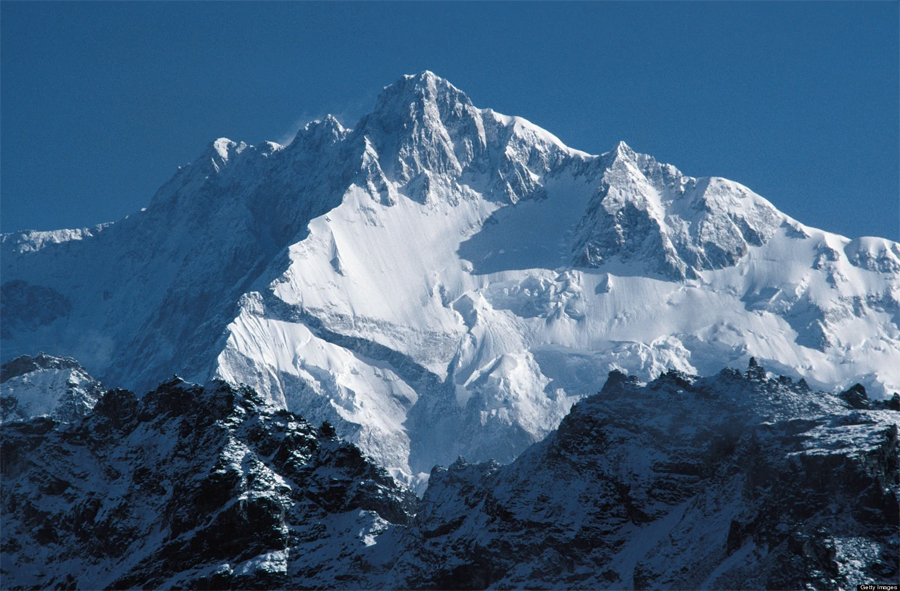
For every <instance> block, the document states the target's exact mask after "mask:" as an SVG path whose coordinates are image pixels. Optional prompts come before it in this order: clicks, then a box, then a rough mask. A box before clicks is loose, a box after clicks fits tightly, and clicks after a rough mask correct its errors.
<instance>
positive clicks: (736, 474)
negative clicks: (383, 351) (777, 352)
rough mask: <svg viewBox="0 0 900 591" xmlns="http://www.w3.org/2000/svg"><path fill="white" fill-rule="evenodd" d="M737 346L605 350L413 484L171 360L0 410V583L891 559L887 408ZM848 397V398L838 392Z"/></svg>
mask: <svg viewBox="0 0 900 591" xmlns="http://www.w3.org/2000/svg"><path fill="white" fill-rule="evenodd" d="M859 390H860V389H858V388H851V389H850V390H849V391H848V392H850V394H848V392H845V393H842V394H840V395H837V396H835V395H830V394H826V393H822V392H814V391H812V390H810V388H809V387H808V386H807V385H806V384H805V383H804V382H802V381H801V382H799V383H796V384H795V383H793V382H792V381H791V380H790V379H789V378H785V377H780V378H776V379H773V378H771V377H770V376H769V374H768V373H767V372H766V371H765V369H764V368H763V367H762V366H760V365H759V364H758V363H756V361H755V360H752V361H751V364H750V367H749V368H748V370H747V371H746V372H744V373H742V372H738V371H736V370H723V371H722V372H721V373H720V374H718V375H716V376H713V377H710V378H697V377H696V376H690V375H686V374H683V373H679V372H676V371H670V372H668V373H666V374H663V375H661V376H660V377H659V378H658V379H656V380H654V381H652V382H650V383H649V384H643V383H641V382H639V381H638V380H637V379H635V378H634V377H630V376H626V375H624V374H622V373H620V372H612V373H610V375H609V379H608V380H607V382H606V385H605V386H604V388H603V390H602V391H601V392H600V393H598V394H597V395H595V396H592V397H590V398H587V399H585V400H583V401H581V402H579V403H578V404H577V405H576V406H575V407H574V408H573V409H572V412H571V413H570V414H569V416H568V417H566V419H565V420H563V422H562V424H561V425H560V427H559V430H558V431H557V432H555V433H553V434H552V435H551V436H549V437H548V438H547V439H545V440H544V441H543V442H541V443H538V444H536V445H534V446H532V447H531V448H529V449H528V450H527V451H526V452H525V453H524V454H523V455H522V456H520V457H519V458H518V459H517V460H516V461H514V462H513V463H511V464H509V465H506V466H501V465H500V464H498V463H496V462H488V463H482V464H469V463H467V462H466V461H465V460H464V459H462V458H460V459H459V460H457V461H456V462H455V463H454V464H452V465H451V466H450V467H449V468H441V467H438V468H435V469H434V470H433V471H432V474H431V481H430V484H429V488H428V490H427V491H426V493H425V496H424V498H423V499H422V500H421V501H417V499H416V498H415V497H414V495H413V494H412V493H411V492H410V491H409V490H407V489H405V488H403V487H401V486H399V485H397V484H396V483H395V482H394V481H393V480H392V479H391V478H390V476H389V475H388V474H387V473H386V472H385V471H384V470H382V469H380V468H378V467H376V466H375V465H373V464H372V463H371V462H370V461H369V460H368V459H367V458H366V457H365V456H364V455H363V454H362V453H361V452H360V451H359V449H358V448H356V447H355V446H353V445H350V444H347V443H345V442H343V441H341V440H340V439H338V438H337V437H336V436H335V433H334V429H333V427H331V426H330V425H329V424H327V423H325V424H323V425H321V426H319V427H318V428H315V427H313V426H312V425H310V424H309V423H307V422H306V421H304V420H303V419H301V418H300V417H298V416H296V415H294V414H292V413H290V412H287V411H274V410H273V409H272V408H271V407H269V406H267V405H266V404H265V403H264V402H263V400H262V399H261V398H260V397H259V395H258V394H256V393H255V392H254V391H253V390H251V389H249V388H233V387H231V386H228V385H226V384H224V383H220V384H218V385H216V386H215V387H211V388H207V389H204V388H201V387H199V386H196V385H192V384H188V383H186V382H183V381H181V380H180V379H178V378H175V379H173V380H171V381H169V382H167V383H164V384H162V385H161V386H159V387H158V388H157V389H156V390H154V391H153V392H150V393H149V394H147V395H146V396H144V397H143V398H142V399H138V398H137V397H136V396H135V395H134V394H133V393H131V392H129V391H127V390H111V391H109V392H106V393H105V395H104V396H103V397H102V398H101V399H100V401H99V402H98V403H97V404H96V406H95V407H94V409H93V411H92V412H91V413H90V414H89V415H88V416H87V417H86V418H85V419H83V420H81V421H79V422H77V423H73V424H70V425H63V424H61V423H59V422H58V421H56V420H54V419H52V418H50V417H36V418H33V419H30V420H26V421H18V422H14V423H11V424H6V425H2V426H0V435H2V449H0V454H2V459H3V462H2V481H0V502H2V514H3V529H2V539H0V552H2V560H0V569H2V570H0V574H2V577H3V583H4V588H9V589H16V588H54V587H62V588H176V587H177V588H195V589H225V588H256V589H264V588H353V589H369V588H417V589H484V588H498V589H504V588H550V587H553V588H572V589H577V588H583V589H649V588H653V589H699V588H710V589H723V588H728V589H736V588H740V589H763V588H767V589H801V588H810V589H846V588H853V587H854V586H855V585H857V584H859V583H886V582H893V581H896V579H897V577H898V574H900V573H898V566H897V565H898V559H900V543H898V530H897V527H896V524H897V523H898V521H900V509H898V493H900V468H898V440H900V437H898V423H900V413H898V412H896V411H893V410H890V406H889V404H881V403H878V404H876V403H874V402H867V404H868V406H867V407H865V408H856V407H855V406H854V404H856V403H855V402H854V401H858V400H867V399H865V397H864V395H863V393H861V392H860V391H859ZM856 406H859V405H858V404H856Z"/></svg>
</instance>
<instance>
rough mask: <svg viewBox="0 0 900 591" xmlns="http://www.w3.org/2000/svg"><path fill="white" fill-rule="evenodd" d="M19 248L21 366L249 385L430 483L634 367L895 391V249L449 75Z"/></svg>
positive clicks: (530, 438)
mask: <svg viewBox="0 0 900 591" xmlns="http://www.w3.org/2000/svg"><path fill="white" fill-rule="evenodd" d="M0 249H2V253H0V254H2V256H0V265H2V268H0V276H2V277H3V283H2V285H0V289H2V302H0V303H2V313H0V336H2V339H3V342H2V354H3V356H4V361H5V360H8V359H12V358H14V357H16V356H19V355H22V354H26V353H33V352H34V351H39V350H43V351H47V352H48V353H49V354H52V355H57V356H73V357H75V358H77V359H79V360H80V361H81V362H82V363H83V364H84V365H85V367H86V368H87V370H89V371H90V373H91V374H92V375H94V376H97V377H98V379H101V380H103V382H104V383H107V384H116V385H121V386H125V387H129V388H131V389H133V390H135V391H136V392H137V393H138V394H142V393H144V392H146V391H148V390H149V389H151V388H153V387H155V385H156V384H158V383H159V382H160V381H161V380H163V379H166V377H167V376H169V375H171V373H172V372H173V371H176V372H178V374H179V375H184V376H185V377H186V378H188V379H190V380H191V381H193V382H197V383H201V384H205V383H208V382H210V381H211V380H213V379H223V380H225V381H228V382H229V383H232V384H235V385H237V384H242V383H243V384H247V385H250V386H252V387H253V388H254V389H255V390H256V391H257V392H259V394H260V395H261V396H263V397H264V399H265V400H266V401H267V402H269V403H272V404H274V405H275V406H276V407H279V408H283V409H287V410H290V411H292V412H297V413H299V414H301V415H303V416H305V417H308V418H309V420H311V421H314V422H316V423H319V422H321V421H324V420H327V421H328V422H330V423H331V424H333V425H334V426H335V428H336V430H337V433H338V434H339V435H340V436H342V437H344V438H346V439H347V440H348V441H351V442H353V443H355V444H357V445H358V446H359V447H360V448H361V449H362V450H363V451H364V452H365V453H367V454H368V455H369V456H370V457H372V458H373V459H374V460H375V461H376V462H377V463H379V464H380V465H382V466H384V467H386V468H388V469H389V470H391V472H392V474H394V475H396V476H398V477H399V478H401V479H403V480H405V481H406V482H409V483H415V482H421V481H422V480H424V479H425V478H426V477H427V474H428V473H429V471H430V470H431V468H432V467H433V466H434V465H435V464H437V463H441V464H445V465H446V464H449V463H451V462H453V461H454V460H455V459H456V457H457V456H458V455H464V456H465V457H468V458H469V459H470V460H472V461H481V460H487V459H490V458H492V457H493V458H497V459H500V460H502V461H510V460H512V459H513V458H515V457H516V456H517V455H518V454H519V453H521V452H522V451H523V450H524V449H525V448H527V447H528V446H529V445H530V444H532V443H534V442H535V441H539V440H541V439H543V438H544V437H546V436H547V435H548V434H549V433H550V432H551V431H552V430H553V429H554V428H555V427H556V426H557V425H559V422H560V421H561V420H562V418H563V417H564V416H565V415H566V413H567V412H568V410H569V409H570V408H571V407H572V405H573V404H574V403H575V402H577V401H578V400H581V399H583V398H584V397H586V396H588V395H591V394H593V393H595V392H596V391H597V390H598V389H599V388H600V387H602V385H603V383H604V381H605V379H606V375H607V374H608V372H609V371H611V370H620V371H623V372H626V373H629V374H630V375H634V376H637V377H639V378H640V379H642V380H645V381H647V380H650V379H652V378H654V377H655V376H657V375H659V373H661V372H663V371H665V370H668V369H677V370H679V371H683V372H685V373H691V374H703V375H708V374H712V373H715V372H718V371H719V370H721V369H722V367H724V366H727V365H729V364H733V365H734V364H741V365H743V364H746V362H747V360H748V359H749V358H750V356H755V357H756V358H758V359H760V360H761V361H762V362H763V363H766V364H767V365H768V366H769V367H772V368H774V369H775V370H777V371H778V372H779V373H783V374H785V375H789V376H791V377H792V378H793V379H800V378H801V377H802V378H804V379H806V380H807V381H808V382H809V383H810V384H811V385H813V386H814V387H818V388H838V389H846V388H848V387H849V386H851V385H852V384H854V383H861V384H862V385H863V386H864V387H866V389H867V391H868V392H869V394H870V395H871V396H872V397H873V398H886V397H890V395H891V394H892V393H893V392H895V391H897V390H898V389H900V303H898V302H900V245H898V244H896V243H894V242H891V241H888V240H884V239H879V238H857V239H853V240H851V239H848V238H844V237H841V236H837V235H833V234H829V233H827V232H822V231H819V230H816V229H814V228H809V227H806V226H804V225H803V224H801V223H799V222H797V221H796V220H792V219H791V218H789V217H788V216H786V215H784V214H782V213H780V212H779V211H778V210H777V209H776V208H775V207H774V206H773V205H772V204H771V203H769V202H768V201H766V200H765V199H763V198H762V197H760V196H759V195H756V194H755V193H753V192H752V191H751V190H750V189H748V188H746V187H743V186H741V185H739V184H737V183H734V182H731V181H727V180H725V179H721V178H715V177H714V178H693V177H690V176H688V175H686V174H683V173H681V172H680V171H678V170H677V169H675V168H674V167H673V166H671V165H668V164H663V163H659V162H657V161H656V160H654V159H653V158H652V157H650V156H647V155H643V154H638V153H635V152H634V151H633V150H631V149H630V148H629V147H628V146H627V145H625V144H624V143H620V144H618V145H616V146H615V147H614V148H613V149H612V150H610V151H609V152H608V153H606V154H603V155H599V156H594V155H590V154H585V153H583V152H580V151H578V150H575V149H572V148H569V147H567V146H565V145H563V144H562V143H561V142H560V141H559V140H558V139H557V138H556V137H554V136H553V135H552V134H550V133H549V132H547V131H545V130H543V129H541V128H539V127H537V126H535V125H532V124H531V123H529V122H527V121H525V120H523V119H521V118H517V117H510V116H506V115H501V114H499V113H496V112H494V111H492V110H490V109H481V108H478V107H476V106H475V105H473V104H472V102H471V100H469V98H468V97H467V96H466V95H465V94H464V93H463V92H462V91H460V90H459V89H457V88H455V87H454V86H453V85H452V84H450V83H449V82H447V81H446V80H443V79H441V78H439V77H437V76H435V75H434V74H432V73H430V72H423V73H421V74H418V75H415V76H405V77H403V78H402V79H401V80H399V81H397V82H396V83H395V84H392V85H390V86H388V87H387V88H385V89H384V91H383V92H382V94H381V95H380V96H379V98H378V100H377V101H376V104H375V106H374V109H373V111H372V112H371V113H370V114H368V115H367V116H365V117H363V118H362V119H361V120H360V121H359V122H358V123H357V124H356V125H355V126H354V127H353V128H352V129H351V128H344V127H343V126H342V125H341V124H340V123H339V122H338V121H337V120H335V119H334V118H332V117H327V118H325V119H324V120H323V121H316V122H313V123H310V124H309V125H308V126H307V127H306V128H304V129H303V130H301V131H300V132H299V133H298V134H297V136H296V138H295V139H294V141H293V142H292V143H291V144H290V145H288V146H279V145H277V144H273V143H266V144H263V145H260V146H248V145H246V144H244V143H240V142H234V141H230V140H227V139H224V138H222V139H219V140H216V141H215V142H212V143H211V144H210V146H209V147H208V148H207V150H206V151H205V152H204V153H203V154H202V155H201V157H200V158H198V159H197V160H196V161H195V162H193V163H192V164H190V165H186V166H184V167H182V168H181V169H179V170H178V171H177V172H176V174H175V175H174V176H173V178H172V179H171V180H170V181H169V182H167V183H166V184H165V185H163V186H162V187H161V188H160V189H159V191H158V192H157V193H156V195H155V196H154V197H153V199H152V201H151V203H150V204H149V205H148V207H147V208H146V209H145V210H142V211H141V212H137V213H135V214H134V215H131V216H129V217H128V218H126V219H124V220H121V221H119V222H116V223H112V224H106V225H103V226H98V227H96V228H89V229H81V230H60V231H56V232H18V233H13V234H7V235H4V236H3V237H2V244H0Z"/></svg>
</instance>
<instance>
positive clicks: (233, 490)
mask: <svg viewBox="0 0 900 591" xmlns="http://www.w3.org/2000/svg"><path fill="white" fill-rule="evenodd" d="M0 429H2V446H3V447H2V455H3V464H2V476H3V480H2V489H0V490H2V511H3V523H4V527H3V532H2V576H3V581H4V585H3V586H4V588H7V589H12V588H32V587H38V588H53V587H65V588H68V587H77V588H98V589H99V588H133V587H139V588H172V587H182V588H236V587H241V588H275V587H285V586H290V587H327V586H331V585H333V584H334V581H337V580H339V579H338V578H337V577H345V580H346V581H347V582H348V584H349V585H350V586H354V587H356V586H370V585H375V584H377V581H378V580H379V577H382V578H383V576H384V575H385V573H386V572H387V571H388V570H389V567H390V564H391V560H392V557H390V556H388V557H387V558H386V557H385V556H382V554H384V553H379V552H376V551H375V548H376V541H378V540H380V539H381V538H382V537H386V538H390V537H391V535H392V531H393V530H394V529H395V528H396V527H397V526H398V525H405V524H406V523H407V522H408V521H409V520H410V519H411V517H410V516H411V515H412V513H413V511H414V509H415V503H416V499H415V496H414V495H413V494H412V493H411V492H409V491H408V490H406V489H403V488H401V487H399V486H398V485H396V484H395V483H394V481H393V479H391V477H390V476H389V475H388V474H387V473H386V472H385V471H384V470H382V469H380V468H377V467H376V466H374V465H373V464H371V463H370V462H369V461H368V460H367V459H366V458H365V457H363V456H362V454H361V453H360V452H359V450H358V449H357V448H356V447H354V446H352V445H349V444H347V443H344V442H342V441H340V440H338V439H335V438H320V437H319V436H318V435H317V433H316V429H315V428H314V427H313V426H311V425H309V424H308V423H307V422H306V421H304V420H303V419H301V418H299V417H297V416H295V415H293V414H291V413H289V412H286V411H277V412H276V411H273V410H272V409H270V408H269V407H267V406H265V405H264V404H263V402H262V400H261V399H260V398H259V397H258V395H257V394H256V393H255V392H253V391H252V390H250V389H246V388H242V389H235V388H232V387H230V386H227V385H225V384H220V385H218V386H217V387H216V388H214V389H204V388H201V387H199V386H195V385H191V384H188V383H185V382H183V381H181V380H178V379H175V380H172V381H170V382H168V383H165V384H162V385H161V386H160V387H159V388H157V389H156V390H155V391H153V392H151V393H149V394H147V395H146V396H145V397H144V398H143V399H141V400H138V398H137V397H136V396H135V395H134V394H132V393H131V392H128V391H126V390H111V391H110V392H107V393H106V394H105V395H104V396H103V398H101V400H100V401H99V402H98V403H97V405H96V407H95V409H94V411H93V413H91V414H90V415H89V416H88V417H87V418H86V419H84V420H83V421H81V422H80V423H78V424H75V425H72V426H70V427H69V428H68V429H63V428H61V426H60V425H59V424H58V423H57V422H55V421H53V420H51V419H47V418H37V419H32V420H30V421H23V422H17V423H12V424H9V425H4V426H2V428H0Z"/></svg>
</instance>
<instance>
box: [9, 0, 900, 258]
mask: <svg viewBox="0 0 900 591" xmlns="http://www.w3.org/2000/svg"><path fill="white" fill-rule="evenodd" d="M0 27H2V32H0V33H2V34H0V60H2V64H0V95H2V96H0V164H2V170H0V199H2V201H0V227H2V230H3V231H4V232H8V231H13V230H18V229H25V228H31V229H41V230H46V229H55V228H62V227H80V226H86V225H93V224H96V223H100V222H106V221H114V220H117V219H121V218H122V217H124V216H125V215H127V214H129V213H131V212H133V211H136V210H138V209H140V208H141V207H143V206H145V205H146V204H147V203H148V202H149V201H150V198H151V196H152V195H153V193H154V192H155V190H156V189H157V187H159V186H160V185H161V184H162V183H164V182H165V181H166V180H168V178H169V177H170V176H171V175H172V174H173V173H174V172H175V170H176V168H177V167H178V166H179V165H182V164H184V163H186V162H190V161H192V160H194V159H195V158H196V157H197V156H198V155H199V154H200V153H201V151H202V150H203V149H204V147H205V146H206V144H207V143H208V142H210V141H211V140H213V139H215V138H217V137H222V136H225V137H230V138H232V139H235V140H244V141H246V142H248V143H251V144H254V143H258V142H261V141H264V140H276V141H277V140H283V139H285V137H287V136H288V135H289V134H290V132H291V131H293V130H294V129H296V127H297V125H298V124H299V123H300V122H304V121H307V120H309V119H312V118H320V117H322V116H324V115H325V114H327V113H333V114H335V115H336V116H337V117H338V119H340V120H341V121H342V122H343V123H344V124H345V125H353V124H354V123H355V122H356V120H357V119H358V118H359V117H360V116H361V115H363V114H365V113H366V112H368V110H370V109H371V107H372V105H373V104H374V100H375V97H376V96H377V94H378V92H379V91H380V89H381V88H382V87H383V86H385V85H388V84H390V83H392V82H393V81H395V80H396V79H397V78H399V77H400V76H401V75H402V74H408V73H415V72H419V71H421V70H425V69H429V70H432V71H434V72H435V73H437V74H438V75H440V76H443V77H444V78H447V79H448V80H450V81H451V82H452V83H453V84H455V85H456V86H457V87H459V88H461V89H462V90H464V91H465V92H466V93H468V95H469V96H470V98H471V99H472V101H473V102H474V103H475V105H476V106H479V107H491V108H493V109H495V110H497V111H499V112H501V113H506V114H510V115H520V116H522V117H525V118H526V119H529V120H531V121H532V122H534V123H536V124H538V125H540V126H542V127H545V128H546V129H548V130H550V131H551V132H553V133H554V134H556V135H557V136H558V137H560V138H561V139H562V140H563V141H564V142H565V143H567V144H568V145H570V146H572V147H575V148H579V149H582V150H585V151H588V152H592V153H600V152H605V151H607V150H609V149H611V148H612V147H613V146H615V144H616V142H617V141H619V140H624V141H625V142H627V143H628V144H629V145H631V146H632V147H633V148H634V149H635V150H637V151H640V152H646V153H649V154H651V155H653V156H654V157H656V158H657V159H658V160H661V161H663V162H669V163H671V164H674V165H675V166H676V167H678V168H679V169H681V170H682V171H683V172H685V173H686V174H690V175H693V176H706V175H717V176H724V177H727V178H730V179H733V180H736V181H739V182H741V183H744V184H745V185H747V186H749V187H750V188H751V189H753V190H755V191H756V192H757V193H759V194H761V195H763V196H764V197H767V198H768V199H769V200H770V201H772V202H773V203H774V204H775V205H776V207H778V208H780V209H781V210H782V211H784V212H786V213H788V214H789V215H792V216H794V217H796V218H797V219H799V220H800V221H802V222H804V223H806V224H808V225H812V226H817V227H820V228H823V229H826V230H830V231H834V232H838V233H841V234H845V235H848V236H852V237H855V236H861V235H877V236H883V237H887V238H892V239H894V240H898V239H900V180H898V177H900V145H898V144H900V139H898V137H900V136H898V134H900V132H898V130H900V121H898V117H900V114H898V113H900V97H898V91H900V65H898V54H900V49H898V48H900V39H898V29H900V4H898V3H897V2H847V3H840V2H827V3H819V2H798V3H784V4H783V3H776V2H750V3H736V2H727V3H725V2H703V3H674V2H672V3H668V2H666V3H631V2H628V3H621V4H620V3H575V4H569V3H552V4H551V3H526V4H519V3H497V4H493V3H432V4H418V3H391V4H382V3H352V4H317V3H225V2H215V3H187V2H169V3H132V2H128V3H121V4H119V3H105V2H104V3H84V2H71V3H43V2H27V3H16V2H7V1H4V2H2V3H0Z"/></svg>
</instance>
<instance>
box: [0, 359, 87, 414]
mask: <svg viewBox="0 0 900 591" xmlns="http://www.w3.org/2000/svg"><path fill="white" fill-rule="evenodd" d="M102 394H103V387H102V385H101V384H100V383H99V382H97V381H96V380H94V379H93V378H92V377H91V376H90V375H88V373H87V372H86V371H85V370H84V368H81V367H77V366H75V367H60V368H52V367H51V368H38V369H35V370H34V371H30V372H27V373H24V374H22V375H18V376H15V377H12V378H10V379H8V380H6V381H5V382H3V383H2V384H0V395H2V396H3V398H5V399H13V400H14V401H15V408H14V409H12V411H11V412H9V413H7V412H4V413H3V414H4V416H5V420H18V419H25V418H30V417H36V416H50V417H53V418H54V419H56V420H58V421H62V422H74V421H77V420H79V419H81V418H82V417H83V416H85V415H86V414H87V413H88V412H90V410H91V409H92V408H94V405H95V404H96V403H97V400H99V398H100V396H102ZM3 420H4V418H3V417H0V422H3Z"/></svg>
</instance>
